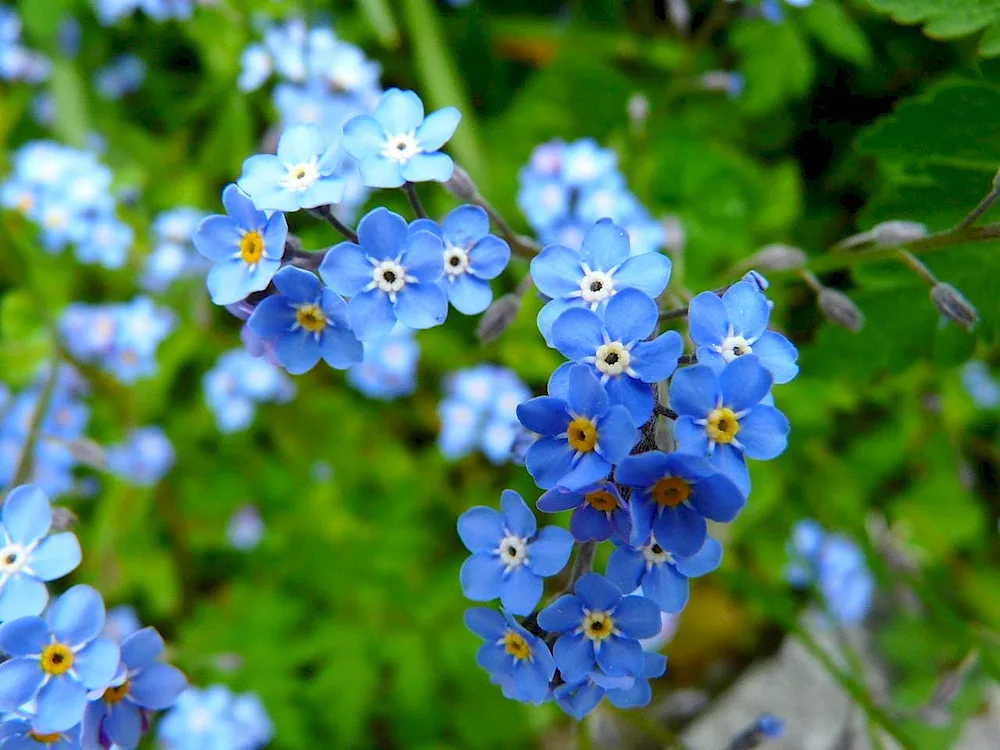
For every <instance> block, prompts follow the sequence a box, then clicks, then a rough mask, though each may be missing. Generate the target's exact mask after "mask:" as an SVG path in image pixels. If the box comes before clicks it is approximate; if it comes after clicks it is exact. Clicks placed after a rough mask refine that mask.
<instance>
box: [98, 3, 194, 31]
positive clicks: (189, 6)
mask: <svg viewBox="0 0 1000 750" xmlns="http://www.w3.org/2000/svg"><path fill="white" fill-rule="evenodd" d="M198 1H199V2H204V1H205V0H198ZM93 3H94V12H95V13H96V14H97V20H99V21H100V22H101V23H102V24H104V25H105V26H108V25H110V24H113V23H115V22H116V21H119V20H121V19H122V18H125V17H127V16H131V15H132V14H133V13H135V12H136V11H137V10H141V11H143V12H144V13H146V15H148V16H149V17H150V18H152V19H153V20H154V21H169V20H171V19H177V20H186V19H188V18H191V12H192V10H193V9H194V5H195V0H93Z"/></svg>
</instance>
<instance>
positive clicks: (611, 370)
mask: <svg viewBox="0 0 1000 750" xmlns="http://www.w3.org/2000/svg"><path fill="white" fill-rule="evenodd" d="M596 357H597V361H596V362H594V364H595V365H596V367H597V370H598V371H599V372H601V373H603V374H604V375H621V374H622V373H623V372H625V371H626V370H628V366H629V363H630V362H631V361H632V355H631V354H629V352H628V349H626V348H625V346H624V344H622V342H621V341H610V342H608V343H607V344H601V345H600V346H599V347H597V354H596Z"/></svg>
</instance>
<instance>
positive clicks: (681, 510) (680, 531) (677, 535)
mask: <svg viewBox="0 0 1000 750" xmlns="http://www.w3.org/2000/svg"><path fill="white" fill-rule="evenodd" d="M653 534H654V535H655V536H656V541H657V543H658V544H659V545H660V546H661V547H663V549H665V550H667V551H668V552H671V553H673V554H675V555H683V556H688V555H693V554H694V553H695V552H697V551H698V550H700V549H701V546H702V545H703V544H704V543H705V538H706V536H707V535H708V526H707V524H706V523H705V519H704V518H703V517H702V516H700V515H699V514H698V513H695V512H694V511H693V510H691V509H690V508H688V507H687V506H686V505H678V506H676V507H674V508H664V509H663V511H662V512H661V513H660V516H659V518H657V519H656V520H655V521H653Z"/></svg>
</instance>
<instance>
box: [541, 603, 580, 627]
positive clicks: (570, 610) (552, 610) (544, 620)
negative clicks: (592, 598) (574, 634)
mask: <svg viewBox="0 0 1000 750" xmlns="http://www.w3.org/2000/svg"><path fill="white" fill-rule="evenodd" d="M582 607H583V602H582V601H581V600H580V597H578V596H573V595H572V594H563V595H562V596H560V597H559V598H558V599H556V600H555V601H554V602H552V604H550V605H549V606H547V607H546V608H545V609H543V610H542V611H541V612H539V613H538V625H539V627H541V628H543V629H544V630H547V631H548V632H550V633H565V632H566V631H567V630H575V629H576V628H578V627H579V626H580V622H581V621H582V620H583V609H582Z"/></svg>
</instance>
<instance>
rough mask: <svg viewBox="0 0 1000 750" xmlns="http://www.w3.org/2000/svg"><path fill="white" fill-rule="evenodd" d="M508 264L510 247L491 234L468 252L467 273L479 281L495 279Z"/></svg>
mask: <svg viewBox="0 0 1000 750" xmlns="http://www.w3.org/2000/svg"><path fill="white" fill-rule="evenodd" d="M477 208H478V206H477ZM509 262H510V246H509V245H508V244H507V243H506V242H504V241H503V240H502V239H500V238H499V237H494V236H493V235H492V234H489V235H487V236H485V237H483V238H482V239H481V240H479V242H477V243H476V244H475V245H474V246H473V248H472V250H470V251H469V272H470V273H472V274H473V275H474V276H478V277H479V278H480V279H495V278H496V277H497V276H499V275H500V273H501V272H502V271H503V270H504V269H505V268H506V267H507V264H508V263H509Z"/></svg>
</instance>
